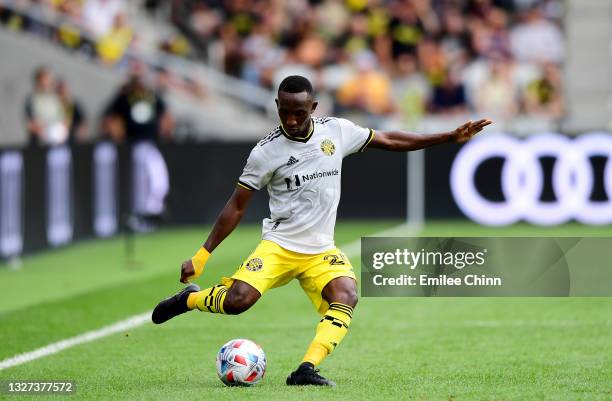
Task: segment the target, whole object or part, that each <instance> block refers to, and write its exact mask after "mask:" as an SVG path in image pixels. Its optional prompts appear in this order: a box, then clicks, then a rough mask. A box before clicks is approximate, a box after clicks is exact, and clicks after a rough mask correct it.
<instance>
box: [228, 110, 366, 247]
mask: <svg viewBox="0 0 612 401" xmlns="http://www.w3.org/2000/svg"><path fill="white" fill-rule="evenodd" d="M373 136H374V132H373V131H372V130H371V129H367V128H363V127H360V126H358V125H355V124H353V123H352V122H351V121H349V120H345V119H342V118H333V117H329V118H313V119H312V124H311V127H310V132H309V134H308V135H307V136H306V137H305V138H297V137H292V136H290V135H289V134H287V133H286V132H285V130H284V129H283V128H282V126H279V127H277V128H276V129H275V130H274V131H272V132H271V133H270V134H268V135H267V136H266V137H265V138H264V139H262V140H261V141H260V142H259V143H258V144H257V145H256V146H255V147H254V148H253V150H252V151H251V154H250V155H249V159H248V160H247V163H246V166H245V167H244V171H243V172H242V175H241V176H240V179H239V180H238V185H240V186H242V187H244V188H246V189H249V190H259V189H262V188H263V187H267V188H268V194H269V195H270V218H267V219H264V220H263V228H262V238H263V239H265V240H270V241H273V242H275V243H277V244H278V245H280V246H281V247H283V248H285V249H288V250H290V251H294V252H299V253H305V254H317V253H321V252H325V251H327V250H330V249H333V248H334V247H335V245H334V227H335V225H336V212H337V209H338V203H339V202H340V179H341V177H342V159H343V158H344V157H345V156H348V155H350V154H351V153H355V152H362V151H363V150H364V149H365V148H366V146H367V145H368V144H369V143H370V141H371V140H372V138H373Z"/></svg>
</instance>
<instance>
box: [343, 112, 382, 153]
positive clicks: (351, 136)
mask: <svg viewBox="0 0 612 401" xmlns="http://www.w3.org/2000/svg"><path fill="white" fill-rule="evenodd" d="M338 123H339V124H340V131H341V135H342V154H343V156H348V155H350V154H353V153H356V152H363V151H364V150H365V148H366V147H367V146H368V144H369V143H370V141H371V140H372V138H373V137H374V131H373V130H371V129H370V128H363V127H360V126H359V125H357V124H355V123H353V122H352V121H349V120H346V119H344V118H338Z"/></svg>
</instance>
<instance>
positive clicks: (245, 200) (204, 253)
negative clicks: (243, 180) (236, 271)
mask: <svg viewBox="0 0 612 401" xmlns="http://www.w3.org/2000/svg"><path fill="white" fill-rule="evenodd" d="M252 195H253V191H249V190H247V189H244V188H242V187H240V186H237V187H236V189H235V190H234V193H233V194H232V196H231V197H230V199H229V201H227V203H226V204H225V207H224V208H223V210H222V211H221V213H220V214H219V216H218V217H217V221H216V222H215V225H214V227H213V229H212V231H211V232H210V234H209V235H208V239H207V240H206V242H205V243H204V245H203V246H202V248H200V250H199V251H198V253H196V255H195V256H194V257H193V258H191V259H189V260H186V261H185V262H183V264H182V266H181V283H187V282H189V280H191V279H195V278H198V277H199V276H200V275H201V274H202V272H203V271H204V265H206V261H207V260H208V257H209V256H210V253H211V252H212V251H213V250H214V249H215V248H216V247H217V246H218V245H219V244H220V243H221V242H222V241H223V240H224V239H225V238H226V237H227V236H228V235H230V234H231V233H232V231H234V229H235V228H236V226H237V225H238V223H240V220H241V219H242V215H243V214H244V212H245V211H246V208H247V205H248V204H249V201H250V200H251V196H252Z"/></svg>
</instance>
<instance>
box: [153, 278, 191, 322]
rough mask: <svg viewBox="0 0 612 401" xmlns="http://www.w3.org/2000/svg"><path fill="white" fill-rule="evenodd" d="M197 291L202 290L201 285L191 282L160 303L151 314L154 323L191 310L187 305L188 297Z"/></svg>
mask: <svg viewBox="0 0 612 401" xmlns="http://www.w3.org/2000/svg"><path fill="white" fill-rule="evenodd" d="M197 291H200V287H199V286H197V285H195V284H190V285H188V286H187V287H185V288H183V289H182V290H180V291H179V292H178V293H176V294H174V295H173V296H171V297H169V298H166V299H164V300H163V301H161V302H160V303H158V304H157V306H156V307H155V309H153V314H152V315H151V320H153V323H155V324H161V323H164V322H165V321H167V320H170V319H172V318H173V317H175V316H178V315H182V314H183V313H185V312H189V311H190V310H191V309H189V308H188V307H187V297H189V294H191V293H192V292H197Z"/></svg>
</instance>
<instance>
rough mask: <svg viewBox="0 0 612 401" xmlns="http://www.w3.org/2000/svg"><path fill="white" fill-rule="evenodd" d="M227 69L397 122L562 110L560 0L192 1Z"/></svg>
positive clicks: (198, 26) (200, 28)
mask: <svg viewBox="0 0 612 401" xmlns="http://www.w3.org/2000/svg"><path fill="white" fill-rule="evenodd" d="M176 3H181V7H183V8H184V7H189V9H190V12H189V13H186V14H185V13H183V15H188V16H189V20H188V25H189V27H190V29H191V30H192V31H193V32H194V34H195V35H196V37H197V38H198V40H199V41H202V42H204V43H209V44H211V45H212V44H214V43H219V44H221V45H222V46H219V48H221V49H223V53H222V54H223V57H222V60H223V61H222V64H223V66H224V68H225V70H226V71H227V72H228V73H230V74H233V75H235V76H238V77H241V78H243V79H245V80H249V81H251V82H255V83H258V84H261V85H264V86H267V87H270V88H273V87H275V86H276V85H277V84H278V83H279V82H280V80H281V79H282V78H283V77H284V76H286V75H287V74H289V73H299V74H302V75H306V76H308V77H310V78H311V79H312V80H313V82H315V83H316V87H317V89H318V90H319V91H320V92H321V93H325V94H329V95H330V97H331V98H332V99H333V105H334V109H335V110H333V111H334V112H342V111H346V110H356V111H359V112H363V113H367V114H368V115H371V116H373V117H376V116H388V115H390V114H395V115H397V116H399V117H400V118H402V120H413V119H418V118H420V117H421V116H422V115H424V114H425V113H434V114H445V115H452V114H457V113H466V112H475V113H478V114H481V115H486V116H488V117H490V118H495V119H506V120H508V119H511V118H513V117H515V116H516V115H518V114H523V115H528V116H535V117H543V118H547V119H553V120H554V119H558V118H560V117H561V116H562V114H563V104H564V101H563V88H562V87H561V83H562V80H561V67H562V63H563V60H564V36H563V31H562V26H561V24H562V17H563V12H564V10H563V8H562V5H563V3H562V1H559V0H292V1H283V0H191V1H182V2H176Z"/></svg>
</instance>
